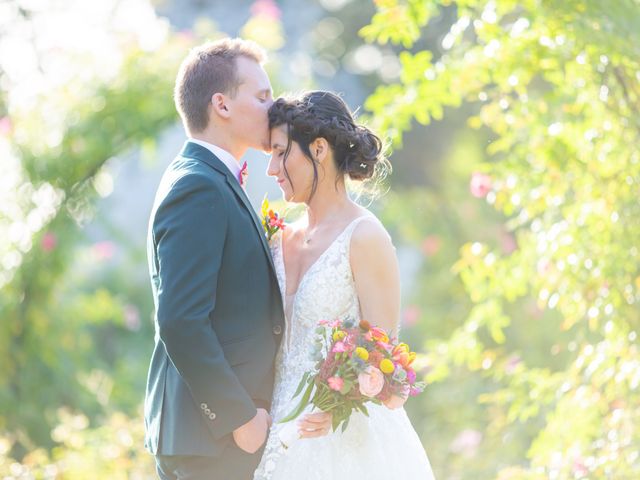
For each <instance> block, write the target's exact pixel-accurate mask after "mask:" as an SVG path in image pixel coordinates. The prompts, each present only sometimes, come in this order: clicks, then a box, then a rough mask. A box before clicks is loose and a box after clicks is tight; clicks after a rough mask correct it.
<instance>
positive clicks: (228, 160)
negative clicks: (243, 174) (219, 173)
mask: <svg viewBox="0 0 640 480" xmlns="http://www.w3.org/2000/svg"><path fill="white" fill-rule="evenodd" d="M189 141H190V142H193V143H197V144H198V145H200V146H202V147H204V148H206V149H207V150H209V151H210V152H211V153H213V154H214V155H215V156H216V157H218V158H219V159H220V160H221V161H222V163H224V164H225V166H226V167H227V168H228V169H229V171H230V172H231V173H232V174H233V176H234V177H235V179H236V180H238V182H240V170H241V167H240V165H239V164H238V161H237V160H236V159H235V157H234V156H233V155H231V154H230V153H229V152H227V151H226V150H224V149H222V148H220V147H218V146H217V145H214V144H212V143H209V142H205V141H204V140H197V139H195V138H189Z"/></svg>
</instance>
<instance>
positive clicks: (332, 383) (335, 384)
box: [327, 377, 344, 392]
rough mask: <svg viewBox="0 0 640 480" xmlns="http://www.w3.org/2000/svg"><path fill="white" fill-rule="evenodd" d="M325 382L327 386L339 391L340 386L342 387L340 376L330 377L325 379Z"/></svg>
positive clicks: (342, 381) (342, 382)
mask: <svg viewBox="0 0 640 480" xmlns="http://www.w3.org/2000/svg"><path fill="white" fill-rule="evenodd" d="M327 383H328V384H329V388H330V389H331V390H335V391H336V392H339V391H340V390H342V387H344V380H343V379H341V378H340V377H330V378H328V379H327Z"/></svg>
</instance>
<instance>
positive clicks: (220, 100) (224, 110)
mask: <svg viewBox="0 0 640 480" xmlns="http://www.w3.org/2000/svg"><path fill="white" fill-rule="evenodd" d="M211 107H212V108H213V111H214V112H215V113H216V115H219V116H221V117H222V118H229V116H230V111H229V104H228V102H227V97H226V96H225V95H224V94H222V93H214V94H213V95H212V96H211Z"/></svg>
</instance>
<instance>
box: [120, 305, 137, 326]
mask: <svg viewBox="0 0 640 480" xmlns="http://www.w3.org/2000/svg"><path fill="white" fill-rule="evenodd" d="M124 325H125V327H126V328H127V329H128V330H131V331H137V330H140V311H139V310H138V309H137V308H136V306H135V305H130V304H128V305H125V307H124Z"/></svg>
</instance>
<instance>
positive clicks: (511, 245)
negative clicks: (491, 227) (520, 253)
mask: <svg viewBox="0 0 640 480" xmlns="http://www.w3.org/2000/svg"><path fill="white" fill-rule="evenodd" d="M500 243H501V246H502V251H503V252H504V253H506V254H507V255H509V254H510V253H513V252H515V251H516V250H517V249H518V243H517V242H516V239H515V237H514V236H513V235H512V234H511V233H508V232H502V235H501V236H500Z"/></svg>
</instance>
